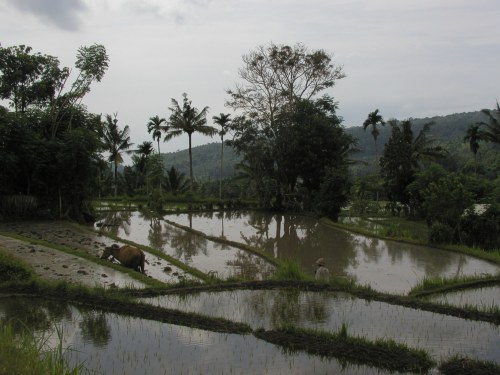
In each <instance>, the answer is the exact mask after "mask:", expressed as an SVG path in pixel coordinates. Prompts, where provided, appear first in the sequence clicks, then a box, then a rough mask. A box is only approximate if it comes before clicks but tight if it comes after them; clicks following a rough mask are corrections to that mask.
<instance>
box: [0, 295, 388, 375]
mask: <svg viewBox="0 0 500 375" xmlns="http://www.w3.org/2000/svg"><path fill="white" fill-rule="evenodd" d="M0 320H2V321H9V322H13V323H14V324H15V322H17V328H20V327H21V326H23V325H24V326H25V327H29V328H30V329H31V330H33V331H35V332H37V334H42V332H45V337H46V338H47V337H48V335H49V334H50V332H52V336H51V337H50V338H49V340H48V342H49V344H51V345H52V347H55V346H56V345H57V343H58V339H57V335H56V334H55V333H54V327H55V326H57V327H59V329H60V330H61V329H62V333H63V337H64V341H63V346H64V347H65V348H67V347H70V350H68V351H67V352H66V357H67V358H68V360H69V362H70V363H72V364H78V363H81V362H84V365H85V367H86V368H87V369H89V370H90V372H91V373H92V374H148V375H152V374H154V375H156V374H285V375H291V374H346V375H347V374H352V375H362V374H368V375H382V374H388V372H385V371H380V370H377V369H373V368H370V367H366V366H353V365H349V364H345V363H344V364H341V363H339V362H338V361H337V360H335V359H332V360H326V359H322V358H319V357H315V356H309V355H307V354H300V353H299V354H291V353H285V352H284V351H283V350H281V349H280V348H279V347H277V346H275V345H272V344H269V343H267V342H265V341H262V340H259V339H257V338H256V337H254V336H253V335H235V334H221V333H214V332H210V331H204V330H200V329H193V328H188V327H183V326H176V325H172V324H164V323H160V322H156V321H148V320H144V319H138V318H130V317H123V316H119V315H116V314H110V313H102V312H99V311H93V310H87V309H83V308H81V307H75V306H72V305H68V304H64V303H60V302H47V301H41V300H38V299H32V298H30V299H27V298H12V297H9V298H0ZM21 321H22V322H23V323H21Z"/></svg>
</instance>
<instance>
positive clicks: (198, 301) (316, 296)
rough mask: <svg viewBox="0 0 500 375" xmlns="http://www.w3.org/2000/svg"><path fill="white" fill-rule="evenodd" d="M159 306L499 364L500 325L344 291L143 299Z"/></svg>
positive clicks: (256, 325) (248, 292)
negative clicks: (343, 332) (342, 331)
mask: <svg viewBox="0 0 500 375" xmlns="http://www.w3.org/2000/svg"><path fill="white" fill-rule="evenodd" d="M142 301H143V302H148V303H151V304H154V305H159V306H162V307H167V308H175V309H178V310H181V311H186V312H196V313H199V314H205V315H209V316H213V317H221V318H225V319H228V320H232V321H238V322H243V323H247V324H249V325H250V326H251V327H252V328H253V329H257V328H260V327H262V328H265V329H272V328H275V327H279V326H280V325H282V324H288V323H292V324H294V325H297V326H300V327H307V328H315V329H319V330H322V331H330V332H338V331H339V330H340V328H341V326H342V324H346V325H347V331H348V333H349V334H350V335H355V336H361V337H365V338H367V339H369V340H376V339H394V340H395V341H396V342H398V343H403V344H407V345H408V346H409V347H413V348H420V349H424V350H426V351H428V352H429V353H430V354H431V355H432V356H433V357H434V358H435V359H437V360H440V359H442V358H449V357H450V356H452V355H454V354H461V355H465V356H469V357H472V358H477V359H481V360H488V361H494V362H497V363H500V328H499V327H498V326H495V325H492V324H489V323H483V322H476V321H468V320H465V319H460V318H456V317H451V316H446V315H441V314H436V313H431V312H426V311H420V310H415V309H411V308H407V307H402V306H396V305H390V304H387V303H384V302H377V301H367V300H363V299H359V298H354V297H352V296H350V295H349V294H345V293H339V292H305V291H297V290H236V291H224V292H202V293H198V294H192V295H184V294H183V295H181V296H180V295H167V296H161V297H155V298H145V299H142Z"/></svg>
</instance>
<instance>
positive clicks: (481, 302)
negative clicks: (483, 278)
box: [424, 285, 500, 311]
mask: <svg viewBox="0 0 500 375" xmlns="http://www.w3.org/2000/svg"><path fill="white" fill-rule="evenodd" d="M424 299H425V300H426V301H430V302H436V303H445V304H448V305H452V306H458V307H466V306H473V307H477V308H478V309H479V310H483V311H488V310H491V309H500V285H494V286H487V287H484V288H477V289H466V290H457V291H450V292H447V293H444V294H436V295H432V296H429V297H425V298H424Z"/></svg>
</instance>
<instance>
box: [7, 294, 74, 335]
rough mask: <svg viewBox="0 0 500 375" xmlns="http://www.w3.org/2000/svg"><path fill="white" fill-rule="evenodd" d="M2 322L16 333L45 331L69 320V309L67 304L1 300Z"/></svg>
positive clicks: (19, 299)
mask: <svg viewBox="0 0 500 375" xmlns="http://www.w3.org/2000/svg"><path fill="white" fill-rule="evenodd" d="M0 306H1V307H0V308H1V309H2V310H3V317H2V321H3V322H5V323H9V324H10V325H12V327H13V328H14V329H15V330H16V331H20V330H22V329H26V328H27V329H29V330H32V331H46V330H48V329H50V328H51V327H52V325H53V324H54V323H57V322H60V321H61V320H63V319H71V316H72V314H71V309H70V307H69V305H68V304H67V303H64V302H55V301H42V300H38V299H32V298H31V299H28V298H12V299H2V304H1V305H0Z"/></svg>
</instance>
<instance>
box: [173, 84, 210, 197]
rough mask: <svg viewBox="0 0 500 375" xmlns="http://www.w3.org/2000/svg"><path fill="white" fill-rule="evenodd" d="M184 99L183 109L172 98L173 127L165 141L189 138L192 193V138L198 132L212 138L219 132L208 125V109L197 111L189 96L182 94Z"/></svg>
mask: <svg viewBox="0 0 500 375" xmlns="http://www.w3.org/2000/svg"><path fill="white" fill-rule="evenodd" d="M182 96H183V97H184V100H183V105H182V108H181V107H180V106H179V103H178V102H177V100H175V99H173V98H172V107H170V108H169V109H170V111H172V114H171V115H170V119H169V125H170V126H171V128H170V129H171V131H170V132H169V133H168V134H167V135H166V136H165V140H169V139H172V138H174V137H178V136H179V135H181V134H182V133H186V134H187V135H188V138H189V178H190V180H191V181H190V186H191V191H193V190H194V189H193V182H194V178H193V157H192V154H191V136H192V135H193V133H195V132H198V133H201V134H204V135H208V136H210V137H212V136H214V135H215V134H216V133H217V130H216V129H215V128H213V127H211V126H208V125H207V113H208V107H205V108H203V109H202V110H201V111H199V110H198V109H196V108H195V107H193V106H192V105H191V101H190V100H188V98H187V94H186V93H184V94H182Z"/></svg>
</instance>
